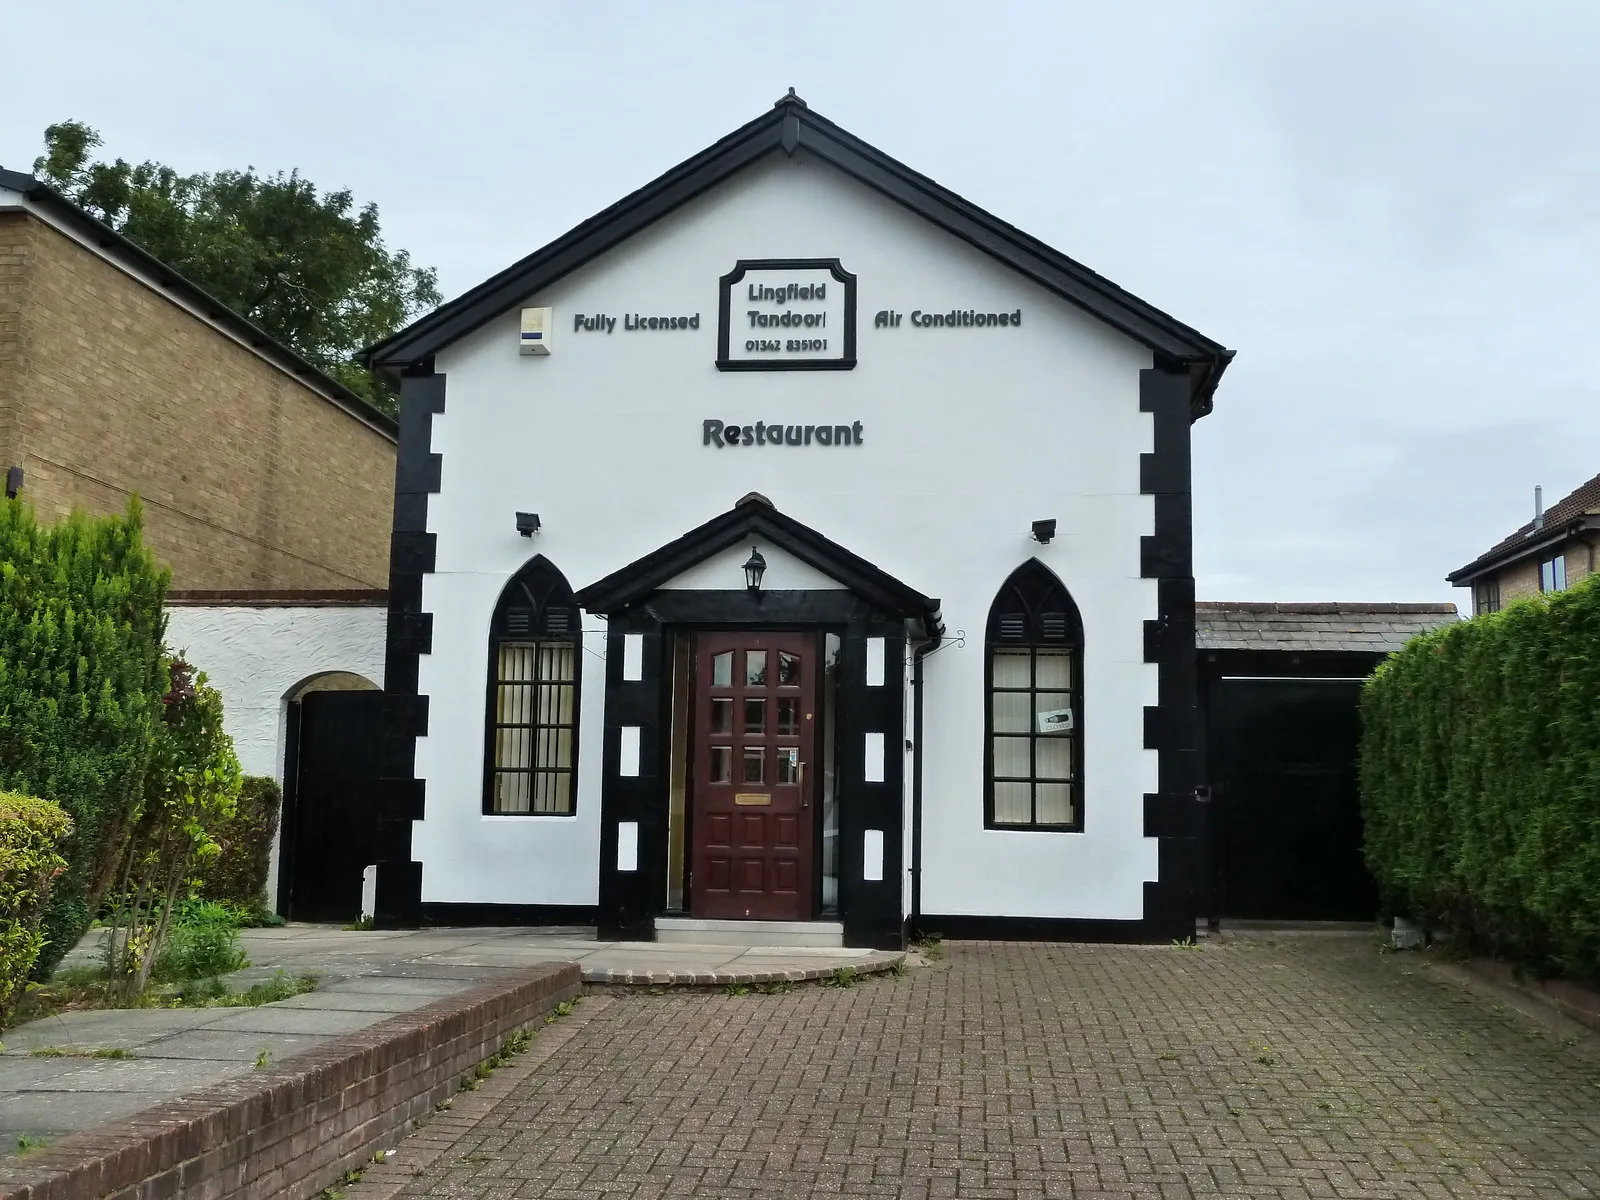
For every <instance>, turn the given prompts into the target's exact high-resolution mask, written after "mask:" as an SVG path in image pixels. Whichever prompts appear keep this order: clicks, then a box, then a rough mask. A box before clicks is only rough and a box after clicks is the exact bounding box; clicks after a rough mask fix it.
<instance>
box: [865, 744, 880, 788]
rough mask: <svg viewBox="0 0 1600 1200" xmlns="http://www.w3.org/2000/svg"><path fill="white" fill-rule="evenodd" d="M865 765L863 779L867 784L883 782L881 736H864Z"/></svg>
mask: <svg viewBox="0 0 1600 1200" xmlns="http://www.w3.org/2000/svg"><path fill="white" fill-rule="evenodd" d="M866 759H867V761H866V765H865V767H864V774H863V778H864V779H865V780H866V781H867V782H868V783H882V782H883V734H881V733H869V734H867V735H866Z"/></svg>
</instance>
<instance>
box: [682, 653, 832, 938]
mask: <svg viewBox="0 0 1600 1200" xmlns="http://www.w3.org/2000/svg"><path fill="white" fill-rule="evenodd" d="M694 707H695V712H694V739H695V745H694V818H693V825H692V829H693V840H694V855H693V859H692V864H691V868H690V876H689V910H690V912H691V913H692V914H693V915H694V916H697V917H707V918H735V919H737V918H750V919H753V920H766V921H805V920H809V919H810V917H811V888H812V883H811V864H812V858H813V850H812V847H813V840H812V823H811V821H812V814H813V813H814V812H815V811H816V810H815V808H814V807H813V805H812V799H811V798H812V794H813V792H814V789H815V782H816V775H817V773H816V771H815V769H814V767H813V761H814V760H813V757H812V750H813V747H814V745H815V742H816V728H817V723H816V639H815V638H814V637H812V636H808V635H806V634H803V633H703V634H700V635H699V636H698V637H697V638H696V639H695V706H694Z"/></svg>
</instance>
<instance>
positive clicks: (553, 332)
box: [369, 92, 1232, 945]
mask: <svg viewBox="0 0 1600 1200" xmlns="http://www.w3.org/2000/svg"><path fill="white" fill-rule="evenodd" d="M369 356H370V361H371V362H372V363H373V364H375V365H376V366H378V367H380V368H381V369H383V370H386V371H388V372H391V373H392V374H393V375H395V376H396V377H398V378H399V379H400V381H401V388H402V397H403V399H402V408H401V435H400V448H399V465H398V481H399V482H398V486H397V494H396V500H395V527H394V553H393V557H392V560H391V574H390V587H389V594H390V610H389V647H388V659H387V680H386V686H387V691H388V697H389V700H390V703H391V710H390V714H389V737H388V739H387V741H386V743H385V751H384V755H385V757H384V761H383V762H382V764H381V774H382V776H383V779H382V782H381V790H380V793H379V800H378V805H379V812H378V817H379V832H378V835H377V847H378V850H377V853H378V860H379V861H378V862H377V872H376V875H377V884H376V893H377V894H376V906H377V918H378V921H379V923H380V924H400V923H405V922H410V921H415V920H417V919H425V920H438V921H469V922H482V921H491V922H500V921H529V920H533V921H537V920H571V919H586V920H595V921H597V922H598V924H599V925H600V927H601V929H602V930H603V931H605V932H607V933H609V934H614V935H628V936H634V937H645V938H649V937H673V938H703V937H706V936H718V937H721V936H735V937H736V936H740V933H739V930H740V927H741V926H742V927H743V928H744V929H745V930H746V931H747V932H748V936H749V937H750V938H752V939H756V940H762V939H766V940H770V939H772V938H773V937H776V936H779V935H781V934H786V933H789V932H793V931H794V926H793V925H792V924H791V923H794V922H798V923H800V929H799V932H800V934H801V935H802V936H814V937H816V938H817V939H819V940H820V939H828V938H833V939H835V940H841V939H842V940H843V941H844V942H846V943H848V944H851V945H899V944H901V943H902V941H903V939H904V937H905V933H906V930H907V928H908V927H909V926H911V925H913V924H917V923H920V924H921V925H923V926H924V927H927V928H933V929H937V930H940V931H942V932H945V933H947V934H951V935H955V934H958V933H970V934H983V933H994V934H1003V933H1015V932H1019V931H1027V932H1050V933H1054V934H1055V935H1058V936H1076V937H1119V938H1161V939H1166V938H1173V937H1182V936H1186V935H1188V934H1191V933H1192V932H1193V929H1194V918H1195V914H1196V880H1195V878H1194V863H1195V854H1194V848H1193V845H1192V825H1193V810H1194V807H1195V805H1196V803H1197V800H1196V787H1197V784H1198V778H1197V776H1196V773H1195V772H1196V758H1197V728H1198V726H1197V720H1196V707H1195V658H1194V582H1193V578H1192V567H1191V557H1190V556H1191V528H1190V509H1191V505H1190V484H1189V461H1190V454H1189V446H1190V427H1191V423H1192V422H1193V421H1195V420H1197V419H1199V418H1201V417H1203V416H1204V415H1205V414H1206V413H1208V412H1209V411H1210V410H1211V406H1212V398H1213V394H1214V392H1215V391H1216V388H1217V384H1218V381H1219V379H1220V378H1221V376H1222V374H1223V371H1224V369H1225V368H1226V366H1227V364H1228V362H1229V360H1230V359H1231V357H1232V352H1231V351H1230V350H1228V349H1226V348H1224V347H1223V346H1222V345H1221V344H1220V343H1218V342H1216V341H1214V340H1212V339H1211V338H1209V337H1206V336H1205V335H1204V334H1202V333H1200V332H1198V331H1197V330H1195V329H1193V328H1191V327H1190V326H1188V325H1186V324H1184V323H1183V322H1181V321H1179V320H1177V319H1175V318H1173V317H1171V316H1169V315H1167V314H1166V313H1164V312H1161V311H1160V310H1158V309H1157V308H1155V307H1154V306H1152V305H1151V304H1149V303H1147V302H1146V301H1144V300H1141V299H1139V298H1138V297H1136V296H1133V295H1131V294H1130V293H1128V292H1126V291H1124V290H1122V289H1121V288H1119V287H1117V286H1116V285H1114V284H1112V283H1111V282H1110V281H1108V280H1106V279H1105V278H1103V277H1101V276H1099V275H1097V274H1095V273H1094V272H1093V271H1091V270H1089V269H1087V268H1086V267H1084V266H1082V265H1081V264H1079V263H1077V262H1075V261H1074V260H1073V259H1071V258H1069V257H1067V256H1066V255H1065V254H1062V253H1061V252H1060V251H1057V250H1055V249H1052V248H1051V247H1049V246H1047V245H1045V244H1044V243H1042V242H1040V241H1038V240H1036V239H1034V238H1032V237H1029V236H1028V235H1027V234H1025V233H1023V232H1022V231H1020V230H1018V229H1016V228H1014V227H1013V226H1011V225H1008V224H1006V223H1005V222H1004V221H1003V220H1001V219H999V218H997V217H995V216H993V215H991V214H990V213H988V212H985V211H984V210H982V209H980V208H978V207H977V206H976V205H974V204H972V203H970V202H968V201H966V200H964V199H962V198H961V197H960V196H958V195H956V194H954V193H952V192H951V191H949V190H948V189H946V188H943V187H941V186H940V185H939V184H937V183H935V182H934V181H932V180H931V179H928V178H927V177H926V176H923V175H920V174H918V173H917V172H916V171H914V170H912V169H911V168H909V167H907V166H905V165H904V164H902V163H900V162H897V161H896V160H895V159H893V158H891V157H890V156H889V155H887V154H885V153H884V152H883V151H881V150H879V149H877V148H875V147H873V146H871V145H869V144H867V143H866V142H864V141H862V140H861V139H860V138H858V137H856V136H854V135H853V134H851V133H849V132H848V131H846V130H844V129H842V128H840V127H839V126H838V125H835V124H834V123H832V122H830V121H828V120H826V119H824V118H823V117H821V116H819V115H818V114H817V113H816V112H814V111H813V110H811V109H810V108H808V107H807V105H806V104H805V103H804V102H803V101H802V100H800V99H799V98H798V97H796V96H794V94H793V93H792V92H791V93H790V95H788V96H786V97H784V98H783V99H781V100H780V101H778V103H777V104H776V105H775V106H774V107H773V108H772V109H771V110H769V111H767V112H766V113H764V114H763V115H761V116H759V117H757V118H756V119H755V120H753V121H751V122H750V123H748V124H746V125H744V126H742V127H740V128H739V129H737V130H735V131H734V132H733V133H731V134H729V135H728V136H727V137H726V138H724V139H722V140H721V141H719V142H717V143H715V144H714V145H712V146H710V147H709V148H707V149H706V150H704V151H703V152H701V153H699V154H696V155H695V156H694V157H692V158H690V159H688V160H687V161H685V162H683V163H681V164H680V165H678V166H676V167H674V168H672V169H671V170H669V171H668V172H667V173H666V174H664V175H662V176H661V177H660V178H658V179H656V180H654V181H652V182H650V183H648V184H646V185H645V186H644V187H643V188H641V189H640V190H639V191H637V192H634V193H633V194H631V195H629V196H627V197H624V198H623V199H622V200H620V201H618V202H617V203H616V204H615V205H613V206H612V207H610V208H608V209H606V210H605V211H603V212H601V213H599V214H598V215H597V216H595V217H593V218H591V219H590V220H588V221H586V222H584V223H583V224H582V225H579V226H578V227H577V228H575V229H573V230H572V231H571V232H569V233H567V234H565V235H563V236H562V237H560V238H558V239H556V241H554V242H552V243H551V244H549V245H547V246H545V247H544V248H543V249H540V250H536V251H534V252H533V253H532V254H530V255H528V256H527V257H525V258H522V259H520V260H519V261H516V262H514V263H512V264H511V265H510V266H508V267H507V268H506V269H505V270H504V271H502V272H500V273H499V274H497V275H495V276H494V277H492V278H491V279H489V280H487V281H486V282H484V283H483V284H481V285H479V286H478V287H475V288H472V289H469V290H468V291H467V292H466V293H465V294H463V295H462V296H461V297H459V298H458V299H456V300H453V301H451V302H450V303H448V304H446V305H444V306H443V307H442V308H440V309H438V310H437V311H435V312H434V313H432V314H430V315H428V316H426V317H424V318H423V319H421V320H420V321H418V322H417V323H415V324H414V325H412V326H411V327H410V328H408V329H405V330H403V331H401V332H400V333H398V334H396V335H394V336H393V337H392V338H390V339H388V340H387V341H385V342H383V343H382V344H380V345H378V346H376V347H375V348H373V349H372V350H371V351H370V352H369ZM747 922H766V923H768V924H766V925H765V926H760V925H749V924H746V923H747Z"/></svg>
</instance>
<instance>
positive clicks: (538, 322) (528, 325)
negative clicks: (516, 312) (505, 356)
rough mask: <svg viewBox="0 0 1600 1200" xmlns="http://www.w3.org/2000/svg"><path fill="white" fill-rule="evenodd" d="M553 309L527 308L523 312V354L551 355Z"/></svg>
mask: <svg viewBox="0 0 1600 1200" xmlns="http://www.w3.org/2000/svg"><path fill="white" fill-rule="evenodd" d="M554 313H555V309H553V308H525V309H523V310H522V353H524V354H549V353H550V329H551V326H552V325H553V324H554V322H553V321H552V320H551V318H552V316H553V315H554Z"/></svg>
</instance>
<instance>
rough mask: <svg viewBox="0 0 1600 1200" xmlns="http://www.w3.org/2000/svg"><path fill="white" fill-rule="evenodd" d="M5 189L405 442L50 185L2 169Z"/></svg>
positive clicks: (329, 380) (372, 412)
mask: <svg viewBox="0 0 1600 1200" xmlns="http://www.w3.org/2000/svg"><path fill="white" fill-rule="evenodd" d="M0 188H6V189H7V190H9V191H13V192H20V193H21V194H22V196H23V197H24V198H25V199H28V200H31V201H33V202H34V203H35V204H38V205H39V206H40V207H41V208H45V209H48V210H50V211H51V212H52V213H54V214H55V215H56V216H58V217H60V218H62V220H63V221H64V222H65V223H66V224H68V225H70V226H72V227H73V228H74V229H75V230H76V232H78V233H80V234H82V235H83V236H84V237H85V239H86V240H87V241H89V242H90V243H92V244H93V245H94V246H96V247H97V248H99V249H100V250H114V251H115V252H116V253H117V254H119V255H121V256H122V257H124V258H127V259H130V260H131V261H132V263H133V265H134V266H136V267H138V268H139V269H140V270H142V271H144V272H145V273H146V274H148V275H151V276H153V277H154V279H155V280H156V282H157V283H159V284H160V285H161V286H162V287H163V288H165V289H166V290H167V291H169V292H172V293H174V294H176V295H178V296H182V297H183V298H184V299H186V300H188V301H189V302H190V303H191V304H193V305H195V307H197V308H199V309H200V310H201V311H202V312H203V313H204V314H205V315H206V317H208V318H209V319H211V320H213V321H215V322H216V323H217V324H218V325H221V326H222V327H223V328H225V329H226V330H227V331H228V332H229V333H231V334H233V335H234V336H235V337H236V338H238V339H239V340H240V341H241V342H243V343H244V344H245V345H246V346H248V347H250V349H252V350H254V351H256V352H257V353H258V354H260V355H261V356H262V357H263V358H265V359H266V360H267V361H268V362H270V363H272V365H273V366H275V367H277V368H278V369H279V370H280V371H283V372H285V373H286V374H289V375H292V376H294V377H295V378H297V379H301V380H304V381H306V382H307V384H308V386H314V387H315V388H316V389H318V390H320V391H324V392H328V393H331V394H330V395H329V396H328V397H327V399H328V400H329V401H330V402H331V403H333V404H336V405H338V406H339V407H340V408H343V409H345V410H346V411H347V412H349V413H350V415H351V416H353V417H357V418H359V419H361V420H363V421H365V422H367V423H368V424H370V425H375V426H377V428H378V432H380V433H382V434H383V435H384V436H385V437H387V438H388V439H389V440H390V441H391V442H393V441H398V440H399V437H400V425H399V423H398V422H397V421H396V420H395V419H394V418H393V417H391V416H389V415H388V414H387V413H385V412H382V411H380V410H378V409H376V408H374V407H373V406H372V405H371V403H370V402H369V401H368V400H367V399H366V398H365V397H364V396H360V395H358V394H357V393H355V392H353V391H351V390H350V389H349V388H347V387H345V385H344V384H342V383H340V382H339V381H338V380H337V379H334V378H333V377H332V376H331V375H325V374H323V373H322V371H321V370H320V369H318V368H317V367H315V366H313V365H312V364H311V363H310V362H308V361H307V360H306V359H304V358H302V357H300V355H299V354H297V353H296V352H295V351H293V350H291V349H290V348H289V347H288V346H286V345H284V344H283V343H282V342H280V341H278V340H277V339H276V338H274V337H273V336H272V335H271V334H269V333H268V332H267V331H266V330H264V329H262V328H261V327H260V326H259V325H257V324H255V322H253V321H251V320H249V319H248V318H245V317H242V316H240V315H239V314H238V313H236V312H234V311H233V309H231V308H229V307H228V306H227V305H226V304H224V303H223V302H222V301H221V300H218V299H217V298H216V297H215V296H213V295H212V294H211V293H210V292H208V291H206V290H205V289H203V288H202V287H200V286H199V285H198V284H195V283H191V282H190V281H189V280H187V279H185V278H184V277H183V276H182V275H180V274H178V272H176V271H174V270H173V269H172V268H171V267H169V266H167V264H166V263H164V262H162V261H161V260H160V259H159V258H156V257H155V256H154V255H153V254H151V253H150V252H149V251H148V250H145V249H143V248H141V247H140V246H139V244H138V243H137V242H133V241H130V240H129V239H128V238H126V237H124V236H123V235H122V234H120V233H118V232H117V231H116V230H115V229H113V228H111V226H109V225H107V224H106V223H105V222H104V221H102V220H100V219H99V218H98V217H92V216H90V215H89V214H88V213H86V212H84V210H83V209H81V208H79V207H78V206H77V205H76V204H74V203H73V202H72V201H71V200H68V199H67V198H66V197H65V196H63V195H62V194H61V193H60V192H58V191H56V190H55V189H54V188H52V187H51V186H50V185H49V184H47V183H42V182H40V181H39V180H38V179H35V178H34V177H33V176H32V175H25V174H23V173H22V172H21V171H8V170H6V169H5V168H4V167H0ZM23 211H26V210H23Z"/></svg>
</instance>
